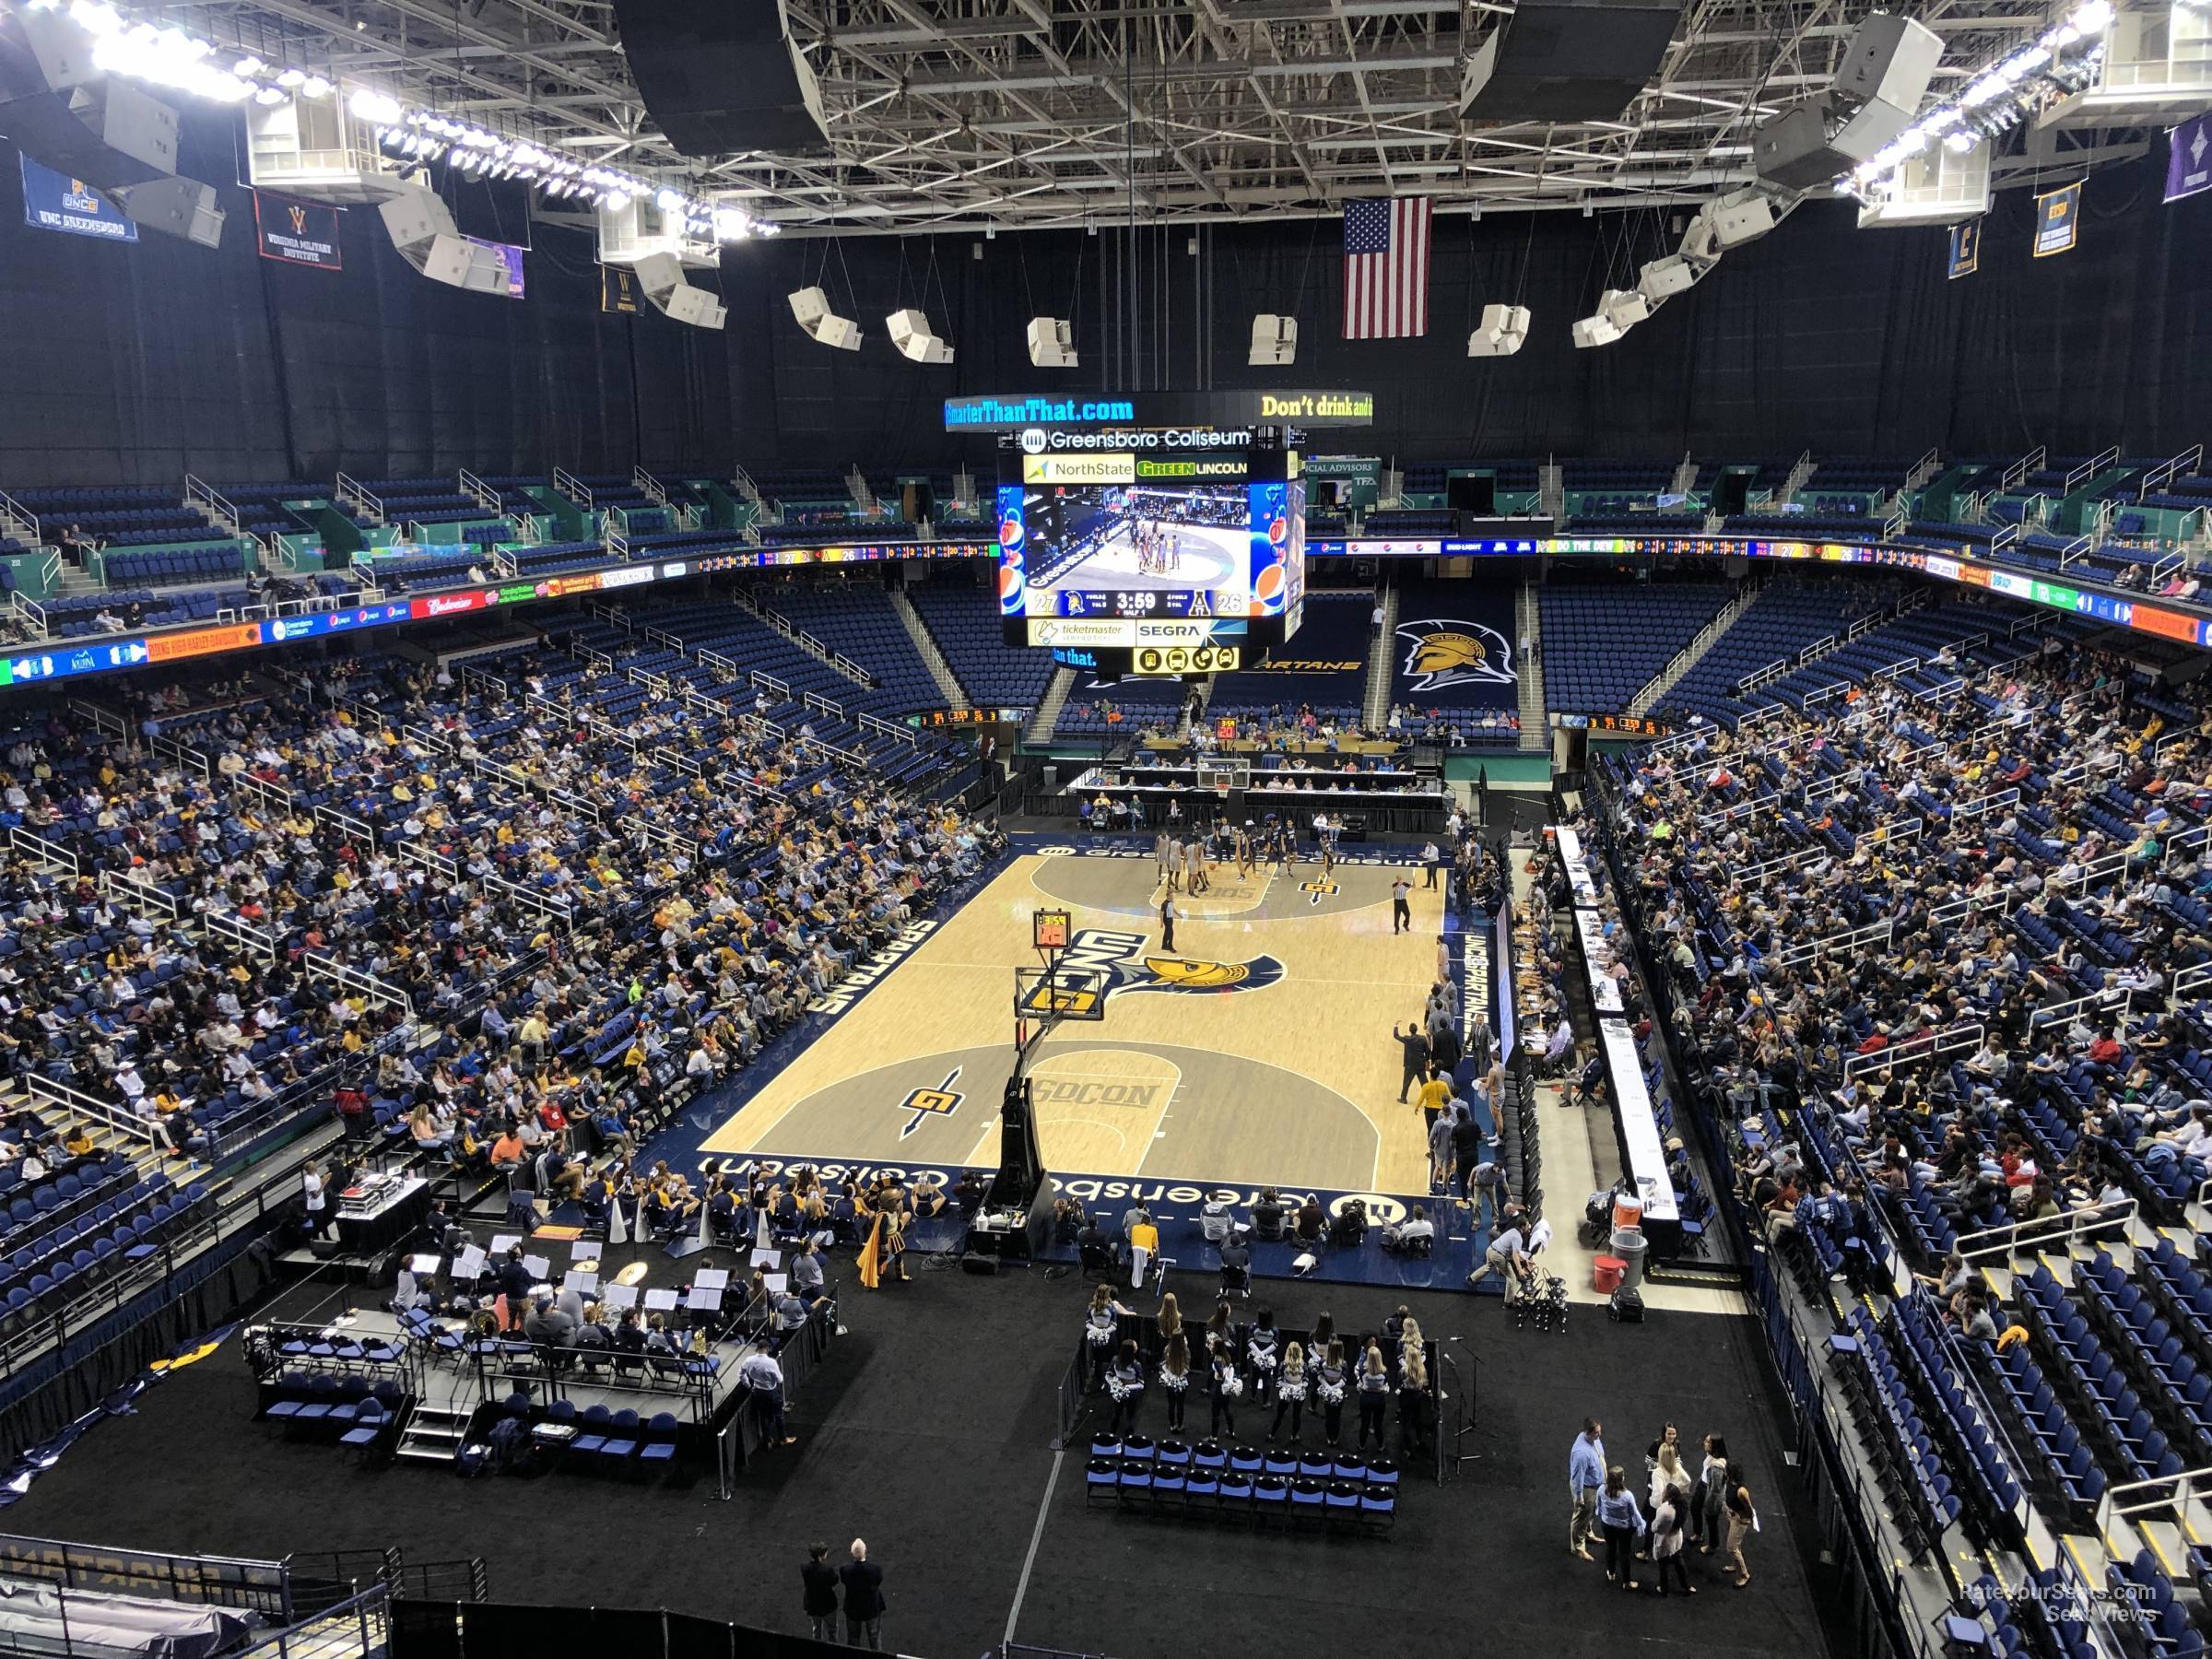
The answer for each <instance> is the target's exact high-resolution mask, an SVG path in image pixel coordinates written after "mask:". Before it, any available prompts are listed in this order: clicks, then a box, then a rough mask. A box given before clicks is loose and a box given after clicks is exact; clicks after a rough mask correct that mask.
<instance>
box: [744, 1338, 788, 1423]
mask: <svg viewBox="0 0 2212 1659" xmlns="http://www.w3.org/2000/svg"><path fill="white" fill-rule="evenodd" d="M737 1381H738V1382H742V1383H744V1384H745V1385H746V1387H747V1388H749V1389H751V1390H752V1391H753V1400H754V1404H755V1408H756V1409H757V1410H759V1413H760V1415H761V1418H762V1421H761V1434H762V1437H763V1438H764V1439H765V1440H766V1441H768V1443H769V1444H771V1445H782V1446H788V1445H792V1444H794V1443H795V1442H796V1441H797V1440H798V1438H799V1437H798V1436H797V1435H795V1434H786V1433H784V1432H783V1428H784V1424H783V1368H782V1366H781V1365H779V1364H778V1363H777V1362H776V1357H775V1356H774V1355H773V1354H771V1353H770V1352H769V1351H768V1350H767V1349H765V1348H756V1349H755V1350H754V1351H753V1352H752V1353H750V1354H748V1355H747V1356H746V1359H745V1363H744V1364H743V1365H740V1366H739V1367H738V1368H737Z"/></svg>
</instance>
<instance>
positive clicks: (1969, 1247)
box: [1959, 1198, 2141, 1262]
mask: <svg viewBox="0 0 2212 1659" xmlns="http://www.w3.org/2000/svg"><path fill="white" fill-rule="evenodd" d="M2140 1207H2141V1206H2139V1205H2138V1204H2137V1203H2136V1200H2135V1199H2133V1198H2117V1199H2114V1200H2113V1201H2112V1202H2111V1203H2110V1204H2084V1205H2079V1206H2076V1207H2075V1208H2073V1209H2070V1210H2064V1211H2061V1212H2060V1213H2059V1214H2058V1215H2055V1216H2042V1217H2039V1218H2035V1219H2032V1220H2028V1221H2015V1222H2013V1223H2011V1224H2009V1225H2007V1226H2005V1227H1992V1228H1986V1229H1983V1230H1981V1231H1979V1232H1972V1233H1969V1234H1967V1235H1966V1237H1964V1238H1962V1239H1961V1240H1959V1254H1960V1255H1961V1256H1963V1257H1965V1258H1966V1260H1968V1261H1970V1262H1978V1261H1981V1260H1983V1258H1985V1257H1989V1256H1997V1257H2009V1256H2011V1255H2012V1253H2014V1252H2015V1251H2018V1250H2029V1249H2037V1250H2040V1249H2045V1248H2047V1247H2049V1246H2051V1245H2053V1244H2065V1245H2069V1246H2070V1245H2072V1244H2074V1243H2076V1242H2077V1241H2079V1240H2080V1239H2081V1238H2082V1236H2083V1235H2084V1234H2087V1233H2091V1232H2102V1231H2104V1230H2107V1229H2112V1228H2117V1229H2118V1230H2120V1231H2122V1232H2123V1233H2124V1232H2125V1231H2126V1230H2127V1224H2128V1223H2129V1222H2131V1221H2133V1220H2134V1219H2135V1218H2136V1211H2137V1209H2138V1208H2140Z"/></svg>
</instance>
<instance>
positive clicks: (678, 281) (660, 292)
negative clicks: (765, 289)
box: [631, 253, 728, 328]
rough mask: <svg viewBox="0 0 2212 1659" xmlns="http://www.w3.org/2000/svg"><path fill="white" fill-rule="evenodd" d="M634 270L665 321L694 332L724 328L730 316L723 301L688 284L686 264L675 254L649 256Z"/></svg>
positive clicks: (651, 254) (649, 301)
mask: <svg viewBox="0 0 2212 1659" xmlns="http://www.w3.org/2000/svg"><path fill="white" fill-rule="evenodd" d="M631 268H632V269H634V270H635V271H636V272H637V274H638V287H639V288H642V289H643V290H644V291H645V299H646V301H647V303H649V304H650V305H651V306H652V307H653V310H655V311H657V312H660V313H661V314H662V315H663V316H665V317H668V318H671V319H673V320H674V321H676V322H678V323H688V324H690V325H691V326H692V327H693V328H720V327H721V326H722V324H723V320H724V317H726V316H727V315H728V312H726V311H725V310H724V306H723V303H722V301H721V300H717V299H716V298H715V297H714V296H713V295H712V294H711V293H709V292H708V291H707V290H706V289H705V288H693V287H692V286H691V285H690V284H689V283H688V282H686V281H685V280H684V266H683V262H682V261H681V260H679V259H678V258H677V256H676V255H675V254H673V253H648V254H646V255H645V256H644V257H643V258H641V259H640V260H639V261H638V262H637V264H636V265H634V266H633V267H631Z"/></svg>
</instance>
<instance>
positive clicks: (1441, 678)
mask: <svg viewBox="0 0 2212 1659" xmlns="http://www.w3.org/2000/svg"><path fill="white" fill-rule="evenodd" d="M1397 637H1398V643H1399V644H1401V645H1403V646H1404V647H1405V648H1406V662H1405V668H1404V672H1406V674H1410V675H1418V676H1419V678H1418V679H1415V680H1412V681H1410V682H1408V683H1407V685H1406V689H1407V690H1408V691H1441V690H1442V689H1443V688H1446V687H1447V686H1474V685H1485V684H1488V685H1511V684H1512V682H1513V680H1514V678H1515V676H1514V673H1513V650H1512V646H1510V645H1508V644H1507V643H1506V642H1505V636H1504V635H1503V634H1501V633H1500V632H1499V631H1498V630H1497V629H1494V628H1486V627H1484V626H1483V625H1482V624H1481V623H1479V622H1463V621H1461V620H1459V619H1458V618H1448V617H1432V618H1430V619H1429V620H1428V621H1426V622H1401V623H1399V624H1398V629H1397Z"/></svg>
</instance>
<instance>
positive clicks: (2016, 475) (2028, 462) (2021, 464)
mask: <svg viewBox="0 0 2212 1659" xmlns="http://www.w3.org/2000/svg"><path fill="white" fill-rule="evenodd" d="M2043 455H2044V450H2043V446H2042V445H2041V444H2040V443H2039V444H2037V445H2036V446H2035V447H2034V448H2033V449H2031V450H2030V451H2029V452H2028V453H2026V454H2024V455H2022V456H2021V457H2020V458H2019V459H2018V461H2015V462H2014V463H2013V464H2012V465H2010V466H2008V467H2006V469H2005V477H2004V479H2003V481H2002V488H2006V489H2010V488H2013V486H2014V485H2016V484H2018V483H2019V482H2020V481H2021V480H2022V479H2023V478H2025V477H2027V476H2028V475H2029V474H2030V473H2031V472H2041V470H2042V468H2043Z"/></svg>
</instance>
